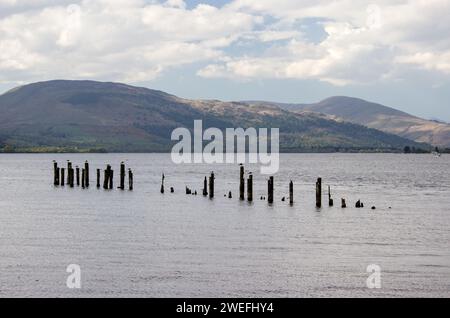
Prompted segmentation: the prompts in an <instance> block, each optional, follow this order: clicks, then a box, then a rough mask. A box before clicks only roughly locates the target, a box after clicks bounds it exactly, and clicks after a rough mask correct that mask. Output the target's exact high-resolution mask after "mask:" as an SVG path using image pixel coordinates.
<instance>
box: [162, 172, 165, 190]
mask: <svg viewBox="0 0 450 318" xmlns="http://www.w3.org/2000/svg"><path fill="white" fill-rule="evenodd" d="M164 179H165V176H164V173H163V174H162V178H161V193H164Z"/></svg>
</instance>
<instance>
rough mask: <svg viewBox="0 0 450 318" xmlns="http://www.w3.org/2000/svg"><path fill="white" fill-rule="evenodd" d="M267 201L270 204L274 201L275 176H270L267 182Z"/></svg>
mask: <svg viewBox="0 0 450 318" xmlns="http://www.w3.org/2000/svg"><path fill="white" fill-rule="evenodd" d="M267 192H268V193H267V201H268V202H269V204H272V203H273V176H272V177H270V178H269V181H268V183H267Z"/></svg>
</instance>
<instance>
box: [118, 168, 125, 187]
mask: <svg viewBox="0 0 450 318" xmlns="http://www.w3.org/2000/svg"><path fill="white" fill-rule="evenodd" d="M119 188H120V189H121V190H125V163H124V162H123V161H122V162H121V163H120V187H119Z"/></svg>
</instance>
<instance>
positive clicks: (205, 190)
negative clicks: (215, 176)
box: [203, 176, 208, 197]
mask: <svg viewBox="0 0 450 318" xmlns="http://www.w3.org/2000/svg"><path fill="white" fill-rule="evenodd" d="M207 195H208V179H207V178H206V176H205V179H204V180H203V196H205V197H206V196H207Z"/></svg>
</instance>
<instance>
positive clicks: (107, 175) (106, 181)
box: [103, 165, 111, 190]
mask: <svg viewBox="0 0 450 318" xmlns="http://www.w3.org/2000/svg"><path fill="white" fill-rule="evenodd" d="M104 173H105V175H104V178H105V179H104V180H103V189H105V190H108V186H109V178H110V175H111V166H110V165H106V170H105V171H104Z"/></svg>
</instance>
